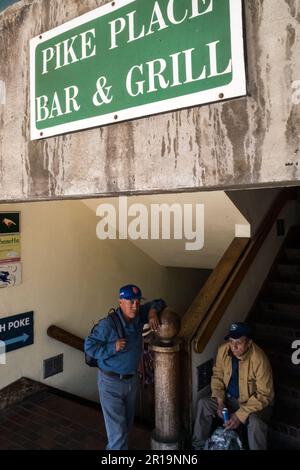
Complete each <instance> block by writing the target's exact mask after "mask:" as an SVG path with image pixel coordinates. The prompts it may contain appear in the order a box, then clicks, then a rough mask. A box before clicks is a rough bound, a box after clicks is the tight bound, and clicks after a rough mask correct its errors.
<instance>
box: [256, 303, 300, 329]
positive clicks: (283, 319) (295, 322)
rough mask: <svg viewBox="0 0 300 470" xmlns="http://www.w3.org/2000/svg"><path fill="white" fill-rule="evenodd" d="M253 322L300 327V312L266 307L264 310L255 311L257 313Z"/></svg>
mask: <svg viewBox="0 0 300 470" xmlns="http://www.w3.org/2000/svg"><path fill="white" fill-rule="evenodd" d="M253 322H255V323H256V322H257V323H265V324H268V325H277V326H283V327H287V328H290V327H294V328H297V329H300V312H299V311H298V310H296V311H292V312H281V311H280V312H279V311H277V310H269V309H267V308H264V309H263V310H262V311H256V312H255V315H253Z"/></svg>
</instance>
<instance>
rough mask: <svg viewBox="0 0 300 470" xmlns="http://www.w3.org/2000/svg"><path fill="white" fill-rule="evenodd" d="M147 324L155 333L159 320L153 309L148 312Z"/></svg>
mask: <svg viewBox="0 0 300 470" xmlns="http://www.w3.org/2000/svg"><path fill="white" fill-rule="evenodd" d="M148 323H149V326H150V328H151V330H152V331H157V330H158V329H159V326H160V325H159V319H158V316H157V311H156V310H155V309H154V308H151V310H149V313H148Z"/></svg>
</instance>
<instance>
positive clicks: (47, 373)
mask: <svg viewBox="0 0 300 470" xmlns="http://www.w3.org/2000/svg"><path fill="white" fill-rule="evenodd" d="M43 362H44V379H47V378H48V377H51V376H52V375H56V374H59V373H60V372H62V371H63V365H64V355H63V354H59V355H58V356H54V357H49V359H45V360H44V361H43Z"/></svg>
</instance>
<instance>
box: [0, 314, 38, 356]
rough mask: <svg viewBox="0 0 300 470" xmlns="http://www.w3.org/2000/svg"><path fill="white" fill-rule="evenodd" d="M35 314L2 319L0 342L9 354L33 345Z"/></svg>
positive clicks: (0, 320) (0, 323) (0, 322)
mask: <svg viewBox="0 0 300 470" xmlns="http://www.w3.org/2000/svg"><path fill="white" fill-rule="evenodd" d="M33 336H34V331H33V312H32V311H31V312H25V313H19V314H17V315H13V316H11V317H4V318H0V342H1V341H2V344H3V346H4V348H5V352H6V353H9V352H10V351H14V350H15V349H20V348H24V347H27V346H30V345H31V344H33Z"/></svg>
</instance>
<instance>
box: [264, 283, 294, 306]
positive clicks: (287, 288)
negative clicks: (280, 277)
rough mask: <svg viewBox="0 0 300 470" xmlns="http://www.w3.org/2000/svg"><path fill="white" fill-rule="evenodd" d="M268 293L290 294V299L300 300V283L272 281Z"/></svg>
mask: <svg viewBox="0 0 300 470" xmlns="http://www.w3.org/2000/svg"><path fill="white" fill-rule="evenodd" d="M267 293H268V295H273V294H274V295H275V296H279V295H280V296H283V297H285V296H288V297H289V299H290V300H292V301H296V302H300V283H295V282H291V281H290V282H287V281H285V282H284V281H281V282H278V281H272V282H270V283H269V284H268V287H267Z"/></svg>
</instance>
